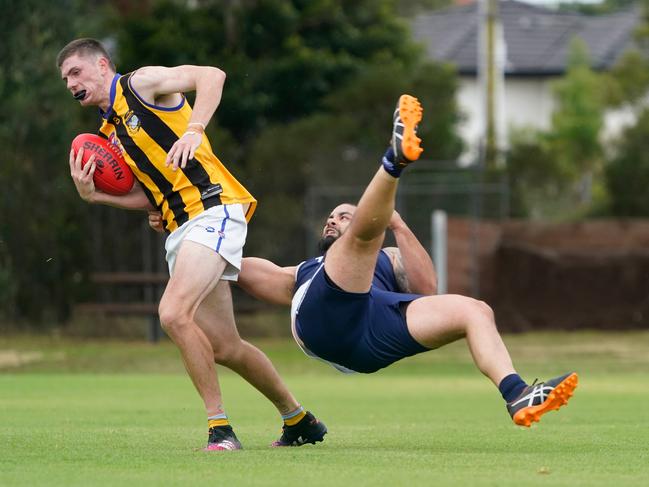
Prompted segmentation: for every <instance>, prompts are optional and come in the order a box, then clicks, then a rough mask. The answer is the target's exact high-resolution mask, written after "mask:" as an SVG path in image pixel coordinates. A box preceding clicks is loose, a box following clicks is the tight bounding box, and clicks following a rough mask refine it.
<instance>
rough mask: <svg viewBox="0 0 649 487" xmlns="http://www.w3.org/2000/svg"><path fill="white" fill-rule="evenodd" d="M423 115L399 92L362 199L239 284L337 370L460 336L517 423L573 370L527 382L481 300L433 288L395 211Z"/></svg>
mask: <svg viewBox="0 0 649 487" xmlns="http://www.w3.org/2000/svg"><path fill="white" fill-rule="evenodd" d="M421 118H422V108H421V105H420V104H419V102H418V100H417V99H416V98H414V97H411V96H409V95H403V96H401V98H400V99H399V103H398V105H397V109H396V111H395V114H394V120H393V132H392V144H391V147H390V148H389V149H388V151H387V152H386V154H385V156H384V157H383V159H382V165H381V167H380V168H379V170H378V172H377V173H376V174H375V176H374V178H373V179H372V181H371V182H370V183H369V185H368V186H367V188H366V190H365V192H364V194H363V196H362V197H361V199H360V201H359V202H358V205H357V206H354V205H351V204H347V203H345V204H342V205H339V206H337V207H336V208H334V210H333V211H332V212H331V214H330V215H329V217H328V218H327V222H326V225H325V227H324V229H323V232H322V239H321V242H320V243H321V251H322V252H323V255H322V256H320V257H316V258H313V259H309V260H307V261H305V262H303V263H301V264H300V265H299V266H297V267H279V266H277V265H275V264H273V263H272V262H270V261H268V260H265V259H260V258H254V257H253V258H245V259H244V262H243V265H242V270H241V273H240V275H239V285H240V286H241V287H242V288H243V289H244V290H246V291H247V292H248V293H250V294H251V295H253V296H255V297H257V298H259V299H261V300H264V301H268V302H271V303H276V304H284V305H291V317H292V329H293V335H294V337H295V340H296V341H297V343H298V344H299V346H300V347H301V348H302V350H304V352H305V353H306V354H307V355H309V356H311V357H314V358H318V359H321V360H324V361H325V362H328V363H329V364H331V365H332V366H334V367H335V368H337V369H338V370H341V371H343V372H363V373H372V372H376V371H377V370H379V369H381V368H383V367H387V366H389V365H390V364H392V363H394V362H396V361H397V360H400V359H402V358H404V357H408V356H411V355H414V354H417V353H422V352H425V351H428V350H432V349H435V348H439V347H441V346H443V345H446V344H448V343H451V342H453V341H455V340H458V339H460V338H466V340H467V343H468V346H469V349H470V351H471V354H472V356H473V360H474V361H475V363H476V365H477V366H478V368H479V369H480V370H481V371H482V372H483V373H484V374H485V375H486V376H487V377H488V378H489V379H491V381H492V382H493V383H494V384H495V385H496V386H497V387H498V388H499V390H500V392H501V394H502V396H503V399H504V400H505V402H506V404H507V410H508V412H509V414H510V416H511V417H512V420H513V421H514V423H516V424H518V425H522V426H530V425H531V423H532V422H534V421H538V420H539V419H540V417H541V416H542V415H543V414H545V413H546V412H548V411H551V410H553V409H559V407H561V406H562V405H564V404H566V403H567V402H568V399H569V398H570V397H571V396H572V394H573V391H574V389H575V387H576V386H577V381H578V377H577V374H576V373H574V372H571V373H567V374H565V375H562V376H560V377H556V378H554V379H551V380H548V381H546V382H541V383H536V382H535V383H534V384H532V385H528V384H527V383H525V382H524V381H523V379H522V378H521V377H520V376H519V375H518V374H517V373H516V371H515V369H514V366H513V365H512V361H511V358H510V356H509V353H508V351H507V349H506V347H505V344H504V343H503V341H502V339H501V337H500V335H499V333H498V330H497V329H496V323H495V321H494V314H493V312H492V310H491V308H490V307H489V306H488V305H487V304H486V303H484V302H482V301H478V300H476V299H473V298H470V297H466V296H460V295H439V296H437V295H435V293H436V275H435V270H434V267H433V263H432V261H431V259H430V257H429V255H428V253H427V252H426V250H425V249H424V248H423V247H422V245H421V244H420V243H419V241H418V240H417V238H416V237H415V235H414V234H413V233H412V231H411V230H410V229H409V228H408V226H407V225H406V224H405V222H404V221H403V220H402V219H401V217H400V216H399V214H398V213H396V212H395V210H394V201H395V195H396V191H397V186H398V182H399V176H400V174H401V171H402V170H403V169H404V168H405V167H407V165H408V164H410V163H412V162H414V161H416V160H417V159H418V158H419V155H420V154H421V152H422V149H421V147H420V146H419V143H420V139H419V138H418V137H417V135H416V129H417V125H418V123H419V122H420V121H421ZM152 226H154V225H152ZM386 229H390V230H391V231H392V232H393V233H394V236H395V239H396V243H397V247H396V248H384V249H382V248H381V246H382V243H383V239H384V234H385V230H386Z"/></svg>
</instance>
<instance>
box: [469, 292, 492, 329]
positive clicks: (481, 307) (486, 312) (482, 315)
mask: <svg viewBox="0 0 649 487" xmlns="http://www.w3.org/2000/svg"><path fill="white" fill-rule="evenodd" d="M470 299H471V302H470V305H469V306H468V307H467V310H468V312H469V316H470V317H469V319H468V320H467V321H468V323H470V324H475V325H478V326H495V324H496V323H495V320H494V312H493V309H491V306H489V305H488V304H487V303H485V302H484V301H480V300H479V299H472V298H470Z"/></svg>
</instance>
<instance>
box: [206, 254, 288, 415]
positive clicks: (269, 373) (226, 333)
mask: <svg viewBox="0 0 649 487" xmlns="http://www.w3.org/2000/svg"><path fill="white" fill-rule="evenodd" d="M206 249H207V247H206ZM207 250H208V251H209V249H207ZM194 320H195V321H196V323H197V324H198V326H199V327H200V328H201V329H202V330H203V332H204V333H205V335H206V336H207V338H208V340H209V342H210V344H211V348H212V350H213V360H214V361H215V362H216V363H217V364H220V365H224V366H226V367H228V368H230V369H232V370H234V371H235V372H236V373H238V374H239V375H240V376H241V377H243V378H244V379H245V380H246V381H248V382H249V383H250V384H251V385H252V386H254V387H255V388H256V389H257V390H258V391H259V392H261V393H262V394H263V395H264V396H266V397H267V398H268V399H269V400H270V401H271V402H272V403H273V404H274V405H275V407H277V410H278V411H279V412H280V414H287V413H289V412H290V411H293V410H295V409H296V408H297V407H299V404H298V402H297V401H296V400H295V398H294V397H293V395H292V394H291V393H290V392H289V390H288V388H287V387H286V385H285V384H284V381H283V380H282V379H281V377H280V376H279V374H278V373H277V370H276V369H275V367H274V366H273V364H272V363H271V361H270V360H269V359H268V357H267V356H266V355H265V354H264V353H263V352H262V351H261V350H259V349H258V348H257V347H255V346H254V345H252V344H250V343H248V342H247V341H245V340H242V339H241V337H240V335H239V332H238V331H237V328H236V325H235V319H234V312H233V309H232V294H231V291H230V286H229V283H228V282H227V281H219V283H218V284H217V286H216V288H215V289H214V290H213V291H212V292H211V293H210V294H209V295H208V296H207V297H206V298H205V299H204V300H203V302H202V303H201V304H200V306H199V307H198V309H197V310H196V314H195V315H194Z"/></svg>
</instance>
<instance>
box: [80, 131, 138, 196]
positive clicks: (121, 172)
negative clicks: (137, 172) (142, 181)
mask: <svg viewBox="0 0 649 487" xmlns="http://www.w3.org/2000/svg"><path fill="white" fill-rule="evenodd" d="M81 148H83V158H82V161H81V164H82V166H85V165H86V162H88V159H90V156H91V155H93V154H95V163H96V165H97V166H96V167H95V174H94V176H93V180H94V181H95V186H96V187H97V189H100V190H101V191H103V192H104V193H108V194H112V195H116V196H121V195H124V194H127V193H128V192H129V191H131V189H132V188H133V180H134V177H133V172H132V171H131V168H130V167H128V164H127V163H126V161H125V160H124V157H122V154H121V153H120V152H119V150H118V149H116V148H115V147H113V145H112V144H111V143H110V142H108V140H106V139H104V138H103V137H99V136H98V135H95V134H79V135H77V136H76V137H75V138H74V140H73V141H72V149H73V150H74V153H75V155H76V154H77V152H79V149H81Z"/></svg>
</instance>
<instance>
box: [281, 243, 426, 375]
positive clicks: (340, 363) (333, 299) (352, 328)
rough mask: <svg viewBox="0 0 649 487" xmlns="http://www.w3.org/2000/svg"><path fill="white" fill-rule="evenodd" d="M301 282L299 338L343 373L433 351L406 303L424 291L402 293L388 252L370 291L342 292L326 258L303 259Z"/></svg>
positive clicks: (295, 324)
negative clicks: (413, 331)
mask: <svg viewBox="0 0 649 487" xmlns="http://www.w3.org/2000/svg"><path fill="white" fill-rule="evenodd" d="M295 282H296V286H295V287H296V290H295V294H294V295H293V303H292V306H291V317H292V330H293V336H294V337H295V340H296V341H297V343H298V345H299V346H300V347H301V348H302V350H303V351H304V352H305V353H306V354H307V355H309V356H310V357H313V358H318V359H321V360H324V361H325V362H327V363H329V364H331V365H332V366H334V367H335V368H337V369H338V370H340V371H342V372H364V373H370V372H375V371H376V370H378V369H381V368H383V367H386V366H388V365H390V364H392V363H394V362H396V361H397V360H400V359H402V358H404V357H408V356H410V355H414V354H416V353H420V352H423V351H426V350H427V348H425V347H424V346H422V345H421V344H419V343H418V342H417V341H415V339H414V338H413V337H412V336H411V335H410V332H409V331H408V327H407V324H406V319H405V315H404V305H407V303H410V302H411V301H414V300H415V299H418V298H420V297H421V295H418V294H408V293H402V292H399V290H398V285H397V280H396V277H395V275H394V270H393V269H392V264H391V262H390V258H389V257H388V256H387V254H386V253H385V252H383V251H381V252H379V255H378V258H377V262H376V268H375V270H374V278H373V279H372V286H371V287H370V290H369V291H368V292H366V293H350V292H346V291H344V290H342V289H341V288H340V287H339V286H338V285H337V284H336V283H335V282H333V280H332V279H331V278H330V277H329V276H327V275H326V273H325V270H324V258H323V257H315V258H312V259H309V260H307V261H304V262H302V263H301V264H300V265H299V266H298V268H297V271H296V279H295Z"/></svg>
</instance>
